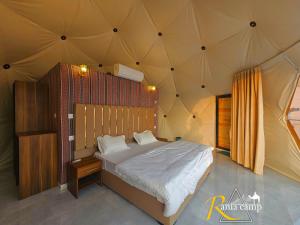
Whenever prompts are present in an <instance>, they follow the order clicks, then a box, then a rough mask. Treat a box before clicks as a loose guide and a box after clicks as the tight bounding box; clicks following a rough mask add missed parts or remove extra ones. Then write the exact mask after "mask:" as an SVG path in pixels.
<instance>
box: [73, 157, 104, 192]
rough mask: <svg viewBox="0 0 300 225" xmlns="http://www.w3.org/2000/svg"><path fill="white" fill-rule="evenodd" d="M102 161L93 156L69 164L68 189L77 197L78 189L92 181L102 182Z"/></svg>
mask: <svg viewBox="0 0 300 225" xmlns="http://www.w3.org/2000/svg"><path fill="white" fill-rule="evenodd" d="M101 170H102V163H101V160H99V159H97V158H94V157H86V158H83V159H82V160H81V161H80V162H77V163H71V164H70V175H69V183H68V188H69V191H70V192H71V193H72V194H73V195H74V197H76V198H78V193H79V190H80V189H81V188H83V187H85V186H86V185H89V184H92V183H98V184H99V185H101V184H102V179H101Z"/></svg>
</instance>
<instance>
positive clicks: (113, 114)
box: [110, 106, 117, 136]
mask: <svg viewBox="0 0 300 225" xmlns="http://www.w3.org/2000/svg"><path fill="white" fill-rule="evenodd" d="M110 135H111V136H116V135H117V107H116V106H111V107H110Z"/></svg>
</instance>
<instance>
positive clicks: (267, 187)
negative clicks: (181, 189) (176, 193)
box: [0, 154, 300, 225]
mask: <svg viewBox="0 0 300 225" xmlns="http://www.w3.org/2000/svg"><path fill="white" fill-rule="evenodd" d="M234 188H238V190H239V192H240V193H241V194H245V195H248V194H253V193H254V191H256V192H257V194H258V195H260V197H261V203H262V206H263V211H262V212H260V213H258V214H257V213H253V212H251V213H250V215H251V217H252V219H253V222H252V224H263V225H267V224H272V225H274V224H278V225H288V224H289V225H290V224H296V225H300V183H297V182H294V181H292V180H290V179H288V178H286V177H284V176H281V175H279V174H277V173H276V172H274V171H272V170H270V169H266V170H265V175H264V176H263V177H262V176H256V175H254V174H253V173H251V172H250V171H249V170H246V169H244V168H242V167H240V166H238V165H236V164H235V163H233V162H232V161H231V160H230V159H229V158H228V157H226V156H224V155H221V154H217V158H216V162H215V166H214V170H213V172H212V173H211V174H210V175H209V177H208V179H207V180H206V182H205V183H204V185H203V187H202V188H201V190H200V192H199V193H198V194H197V195H196V196H195V198H194V199H193V200H192V201H191V203H190V204H189V205H188V207H187V208H186V210H185V211H184V212H183V213H182V215H181V217H180V218H179V220H178V221H177V224H176V225H200V224H220V222H219V219H220V215H219V214H217V213H216V212H214V213H213V214H212V218H211V220H209V221H206V216H207V213H208V210H209V207H210V203H209V202H207V200H208V199H209V198H210V197H212V196H213V195H220V194H223V195H225V196H226V198H229V196H230V194H231V193H232V192H233V190H234ZM0 224H1V225H2V224H3V225H11V224H18V225H37V224H38V225H47V224H49V225H71V224H72V225H77V224H78V225H96V224H101V225H102V224H103V225H157V223H156V221H155V220H153V219H152V218H151V217H149V216H147V215H146V214H145V213H143V212H142V211H140V210H139V209H137V208H135V207H134V206H133V205H131V204H130V203H128V202H127V201H126V200H124V199H123V198H121V197H119V196H118V195H117V194H115V193H113V192H112V191H110V190H109V189H107V188H106V187H100V186H98V185H91V186H90V187H87V188H86V189H84V190H82V191H81V192H80V197H79V199H75V198H74V197H73V196H72V195H71V194H70V193H69V192H68V191H65V192H60V190H59V189H58V188H54V189H51V190H48V191H45V192H43V193H40V194H37V195H35V196H32V197H30V198H27V199H24V200H21V201H18V200H17V188H16V187H15V185H14V178H13V175H12V174H11V172H3V173H1V174H0ZM227 224H228V223H227ZM248 224H249V223H248Z"/></svg>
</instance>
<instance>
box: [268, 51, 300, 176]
mask: <svg viewBox="0 0 300 225" xmlns="http://www.w3.org/2000/svg"><path fill="white" fill-rule="evenodd" d="M297 47H298V46H295V47H293V48H292V49H290V50H289V51H288V54H284V55H281V56H279V57H276V58H275V59H273V60H271V61H270V62H268V63H265V64H264V65H263V91H264V93H263V94H264V105H265V107H264V110H265V112H264V113H265V137H266V162H265V164H266V166H268V167H270V168H273V169H274V170H277V171H278V172H281V173H283V174H285V175H287V176H289V177H291V178H293V179H295V180H298V181H300V163H299V162H300V151H299V149H298V147H297V144H296V142H295V141H294V139H293V137H292V136H291V134H290V132H289V129H288V128H287V124H286V119H287V118H286V110H287V107H288V104H289V102H290V99H291V97H292V94H293V92H294V88H295V87H296V85H297V80H298V71H297V68H298V66H297V65H296V64H295V63H294V62H293V61H291V58H292V57H290V58H287V56H288V55H289V54H290V53H294V51H295V50H296V49H297ZM292 59H293V60H295V58H292ZM275 85H276V88H274V86H275Z"/></svg>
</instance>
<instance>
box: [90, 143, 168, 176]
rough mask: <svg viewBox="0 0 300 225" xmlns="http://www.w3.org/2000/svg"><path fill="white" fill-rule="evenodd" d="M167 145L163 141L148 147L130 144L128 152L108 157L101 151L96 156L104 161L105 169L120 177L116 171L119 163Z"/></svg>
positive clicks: (147, 145)
mask: <svg viewBox="0 0 300 225" xmlns="http://www.w3.org/2000/svg"><path fill="white" fill-rule="evenodd" d="M167 144H168V143H167V142H162V141H157V142H154V143H151V144H146V145H138V144H137V143H130V144H128V146H129V148H130V149H128V150H125V151H121V152H115V153H112V154H107V155H101V153H100V152H99V151H96V152H95V154H94V156H95V157H96V158H98V159H101V160H102V168H103V169H105V170H107V171H108V172H110V173H112V174H114V175H117V176H118V174H117V173H116V170H115V169H116V165H118V164H119V163H121V162H124V161H126V160H128V159H130V158H132V157H135V156H137V155H140V154H144V153H146V152H149V151H151V150H153V149H155V148H158V147H160V146H163V145H167Z"/></svg>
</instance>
